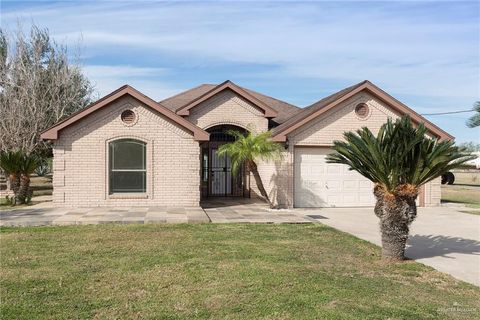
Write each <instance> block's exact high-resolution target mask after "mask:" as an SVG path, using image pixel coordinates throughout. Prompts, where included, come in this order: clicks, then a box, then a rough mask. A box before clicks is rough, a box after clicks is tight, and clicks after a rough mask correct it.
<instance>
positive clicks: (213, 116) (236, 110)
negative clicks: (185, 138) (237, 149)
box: [187, 90, 268, 132]
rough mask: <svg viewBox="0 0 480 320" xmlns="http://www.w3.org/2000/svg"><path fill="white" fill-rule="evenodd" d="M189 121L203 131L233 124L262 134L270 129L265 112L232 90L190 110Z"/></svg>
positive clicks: (221, 93) (223, 92)
mask: <svg viewBox="0 0 480 320" xmlns="http://www.w3.org/2000/svg"><path fill="white" fill-rule="evenodd" d="M187 119H188V120H189V121H190V122H192V123H194V124H196V125H197V126H199V127H200V128H202V129H208V128H211V127H213V126H215V125H220V124H231V125H236V126H239V127H241V128H245V129H253V130H255V131H258V132H261V131H265V130H267V129H268V120H267V119H266V118H264V117H263V112H262V111H261V110H260V109H258V108H257V107H255V106H254V105H252V104H251V103H249V102H248V101H246V100H244V99H243V98H241V97H239V96H238V95H237V94H235V93H234V92H233V91H231V90H225V91H222V92H220V93H219V94H218V95H216V96H215V97H212V98H210V99H208V100H206V101H204V102H202V103H201V104H200V105H198V106H196V107H195V108H193V109H191V110H190V115H189V116H187Z"/></svg>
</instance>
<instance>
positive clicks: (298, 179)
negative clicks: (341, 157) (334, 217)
mask: <svg viewBox="0 0 480 320" xmlns="http://www.w3.org/2000/svg"><path fill="white" fill-rule="evenodd" d="M329 153H331V149H329V148H322V147H318V148H316V147H315V148H295V159H294V161H295V164H294V167H295V173H294V179H295V182H294V205H295V206H296V207H353V206H373V205H374V203H375V199H374V197H373V184H372V182H370V181H369V180H368V179H366V178H365V177H363V176H362V175H360V174H359V173H357V172H356V171H352V170H348V167H347V166H345V165H341V164H330V163H327V162H326V156H327V155H328V154H329Z"/></svg>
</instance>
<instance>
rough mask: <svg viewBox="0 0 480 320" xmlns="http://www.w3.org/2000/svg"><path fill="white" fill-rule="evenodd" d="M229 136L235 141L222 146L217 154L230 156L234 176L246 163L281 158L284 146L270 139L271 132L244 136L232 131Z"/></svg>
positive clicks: (250, 133)
mask: <svg viewBox="0 0 480 320" xmlns="http://www.w3.org/2000/svg"><path fill="white" fill-rule="evenodd" d="M228 134H230V135H231V136H233V137H235V141H233V142H231V143H227V144H224V145H221V146H220V147H219V148H218V151H217V153H218V154H219V155H223V154H228V155H229V156H230V158H231V161H232V171H233V173H234V174H235V173H237V172H238V170H239V168H240V167H241V166H242V165H243V163H245V162H246V161H258V160H263V161H271V160H277V159H280V158H281V154H282V146H281V145H280V144H279V143H276V142H273V141H272V140H271V139H270V138H271V136H272V135H271V132H270V131H266V132H261V133H258V134H257V133H253V132H249V133H248V134H242V133H240V132H238V131H235V130H230V131H228Z"/></svg>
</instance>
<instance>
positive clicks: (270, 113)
mask: <svg viewBox="0 0 480 320" xmlns="http://www.w3.org/2000/svg"><path fill="white" fill-rule="evenodd" d="M224 90H231V91H233V92H235V93H236V94H238V95H239V96H240V97H242V98H244V99H245V100H247V101H248V102H250V103H252V104H253V105H255V106H256V107H258V108H259V109H261V110H262V111H263V113H264V116H265V117H266V118H274V117H276V116H277V115H278V112H277V111H276V110H275V109H273V108H271V107H270V106H269V105H267V104H266V103H264V102H263V101H261V100H259V99H258V98H256V97H255V96H254V95H252V94H250V93H249V92H247V91H246V90H244V89H243V88H241V87H239V86H237V85H236V84H234V83H233V82H231V81H230V80H227V81H225V82H223V83H221V84H219V85H217V86H215V87H213V88H212V89H210V90H209V91H207V92H205V93H203V94H202V95H200V96H198V97H197V98H195V99H193V100H192V101H190V102H188V103H186V104H185V105H183V106H181V107H180V108H178V109H177V114H178V115H181V116H188V115H189V114H190V110H191V109H192V108H195V107H196V106H198V105H199V104H201V103H202V102H204V101H206V100H208V99H210V98H211V97H213V96H215V95H216V94H218V93H220V92H222V91H224Z"/></svg>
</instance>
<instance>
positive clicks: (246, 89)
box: [239, 86, 302, 109]
mask: <svg viewBox="0 0 480 320" xmlns="http://www.w3.org/2000/svg"><path fill="white" fill-rule="evenodd" d="M239 87H240V88H242V89H243V90H245V91H248V92H253V93H256V94H259V95H261V96H264V97H267V98H270V99H273V100H275V101H278V102H282V103H286V104H288V105H289V106H292V107H295V108H297V109H302V108H300V107H298V106H296V105H294V104H291V103H290V102H287V101H284V100H280V99H277V98H275V97H272V96H269V95H266V94H263V93H261V92H258V91H255V90H252V89H248V88H244V87H241V86H239Z"/></svg>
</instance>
